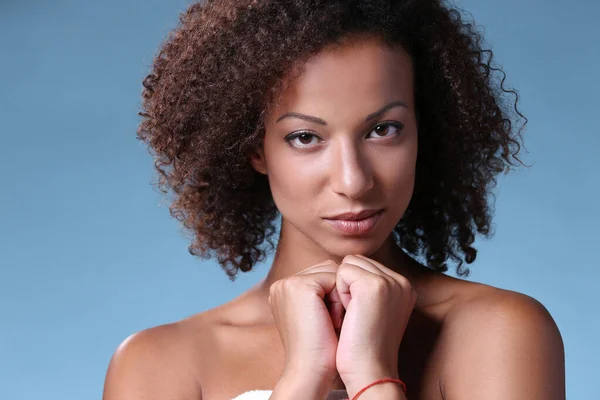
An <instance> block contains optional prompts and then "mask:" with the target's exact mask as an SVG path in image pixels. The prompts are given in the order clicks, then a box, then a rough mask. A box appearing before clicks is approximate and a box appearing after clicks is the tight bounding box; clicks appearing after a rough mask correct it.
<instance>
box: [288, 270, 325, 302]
mask: <svg viewBox="0 0 600 400" xmlns="http://www.w3.org/2000/svg"><path fill="white" fill-rule="evenodd" d="M323 268H328V267H327V266H323ZM296 279H301V280H302V282H303V283H304V284H305V285H307V286H309V287H311V288H313V290H314V292H315V293H316V294H317V295H318V296H319V297H320V298H322V299H325V296H326V295H327V294H328V293H330V292H331V291H332V290H333V288H334V287H335V282H336V279H337V274H336V272H335V271H320V272H312V273H307V274H301V275H297V276H296ZM287 280H288V281H289V282H290V283H291V284H292V285H295V284H296V282H294V279H293V278H288V279H287Z"/></svg>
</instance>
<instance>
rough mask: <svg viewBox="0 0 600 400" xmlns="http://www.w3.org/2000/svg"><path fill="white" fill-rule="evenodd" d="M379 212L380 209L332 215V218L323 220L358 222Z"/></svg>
mask: <svg viewBox="0 0 600 400" xmlns="http://www.w3.org/2000/svg"><path fill="white" fill-rule="evenodd" d="M379 211H381V209H370V210H362V211H359V212H347V213H342V214H338V215H334V216H333V217H325V219H333V220H343V221H358V220H360V219H365V218H368V217H370V216H371V215H373V214H375V213H378V212H379Z"/></svg>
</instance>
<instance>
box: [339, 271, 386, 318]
mask: <svg viewBox="0 0 600 400" xmlns="http://www.w3.org/2000/svg"><path fill="white" fill-rule="evenodd" d="M369 269H371V270H372V269H373V267H367V268H363V267H359V266H357V265H355V264H351V263H342V264H340V266H339V267H338V270H337V273H336V277H337V279H336V281H335V286H336V288H337V291H338V294H339V295H340V300H341V301H342V304H343V306H344V308H345V309H346V310H347V309H348V304H349V303H350V299H351V298H352V291H355V292H356V289H354V287H357V286H360V285H364V284H365V282H368V281H369V280H370V279H373V277H374V276H375V275H376V276H379V277H380V278H379V279H381V277H382V275H381V272H379V273H375V274H374V273H373V272H371V271H369Z"/></svg>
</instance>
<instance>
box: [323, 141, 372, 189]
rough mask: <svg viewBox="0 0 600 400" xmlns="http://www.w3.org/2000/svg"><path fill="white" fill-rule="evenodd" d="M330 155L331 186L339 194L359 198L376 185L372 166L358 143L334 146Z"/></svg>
mask: <svg viewBox="0 0 600 400" xmlns="http://www.w3.org/2000/svg"><path fill="white" fill-rule="evenodd" d="M333 147H334V148H333V149H332V153H333V154H331V155H330V157H331V158H330V162H331V164H330V165H331V167H330V186H331V189H332V190H333V191H334V192H335V193H338V194H341V195H344V196H346V197H348V198H350V199H353V200H354V199H359V198H361V197H362V196H363V195H364V194H365V193H367V192H368V191H369V190H371V189H372V188H373V186H374V181H373V172H372V166H371V165H370V162H369V159H368V157H367V156H366V154H364V151H363V150H362V149H361V146H360V144H357V143H350V142H349V141H348V142H345V143H340V144H339V145H338V146H333Z"/></svg>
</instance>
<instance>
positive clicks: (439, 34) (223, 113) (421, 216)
mask: <svg viewBox="0 0 600 400" xmlns="http://www.w3.org/2000/svg"><path fill="white" fill-rule="evenodd" d="M480 41H481V39H480V36H479V35H478V34H477V33H476V32H475V31H474V28H473V26H472V24H469V23H465V22H463V21H462V20H461V18H460V15H459V13H458V12H457V11H455V10H453V9H451V8H449V7H448V6H447V5H445V4H442V3H441V2H440V1H438V0H396V1H384V0H381V1H346V0H338V1H333V0H297V1H277V0H209V1H205V2H203V3H199V4H194V5H192V6H190V7H189V9H188V10H187V11H186V12H185V13H184V14H183V15H182V18H181V25H180V26H179V27H178V28H177V29H176V30H175V31H174V32H173V33H172V34H171V35H170V36H169V38H168V39H167V40H166V42H165V43H164V44H163V45H162V48H161V51H160V53H159V54H158V56H157V57H156V59H155V61H154V65H153V70H152V71H151V73H150V74H149V75H148V76H147V77H146V79H145V80H144V87H145V89H144V93H143V98H144V103H143V112H142V113H140V114H141V115H142V116H143V118H144V119H143V121H142V122H141V125H140V128H139V130H138V134H139V137H140V138H141V139H142V140H144V141H145V142H147V143H148V144H149V146H150V147H151V148H152V149H153V151H154V152H155V154H156V156H157V161H156V167H157V169H158V171H159V172H160V182H159V183H160V185H161V187H163V188H165V189H170V190H172V191H173V193H174V201H173V204H172V206H171V212H172V214H173V215H174V216H175V217H176V218H177V219H178V220H180V221H181V222H183V224H184V226H185V227H186V228H188V229H189V230H191V232H193V233H194V242H193V244H192V245H191V246H190V251H191V252H192V254H195V255H197V256H200V257H209V256H216V257H217V259H218V261H219V263H220V264H221V265H222V266H223V268H224V270H225V271H226V272H227V273H228V275H229V276H230V277H231V279H234V277H235V275H236V273H237V272H238V271H240V270H241V271H242V272H246V271H249V270H251V269H252V267H253V266H254V265H255V263H256V262H258V261H261V260H264V257H265V255H266V254H267V252H268V251H269V250H270V249H271V248H272V247H273V246H274V244H273V242H271V241H270V239H271V237H272V235H273V233H274V232H275V227H274V223H275V218H276V217H277V216H278V215H281V228H280V232H279V237H278V241H277V244H276V252H275V257H274V261H273V264H272V266H271V268H270V271H269V273H268V274H267V276H266V277H265V278H264V279H263V280H262V281H261V282H260V283H259V284H257V285H256V286H254V287H253V288H251V289H250V290H249V291H247V292H246V293H244V294H243V295H241V296H240V297H238V298H236V299H234V300H232V301H230V302H228V303H226V304H223V305H221V306H219V307H217V308H215V309H212V310H208V311H205V312H202V313H200V314H197V315H194V316H191V317H189V318H186V319H185V320H182V321H179V322H176V323H172V324H167V325H162V326H158V327H154V328H150V329H147V330H144V331H142V332H138V333H136V334H134V335H132V336H131V337H129V338H128V339H126V340H125V341H124V342H123V344H121V346H120V347H119V348H118V349H117V351H116V353H115V355H114V356H113V359H112V360H111V363H110V366H109V370H108V372H107V377H106V383H105V391H104V399H105V400H119V399H161V400H163V399H201V398H202V399H211V400H212V399H231V398H235V397H236V396H239V395H240V394H243V393H246V394H247V395H250V394H252V393H254V394H256V395H264V397H263V398H267V397H268V396H271V398H272V399H296V398H297V399H324V398H326V397H327V396H328V395H331V396H332V395H333V393H340V392H339V391H345V392H343V394H345V395H347V396H348V397H349V398H356V397H359V396H360V398H361V399H363V400H364V399H370V398H371V399H406V398H410V399H411V400H416V399H450V400H452V399H461V400H462V399H478V400H492V399H502V400H506V399H529V400H534V399H544V400H549V399H564V398H565V383H564V355H563V345H562V340H561V337H560V334H559V332H558V329H557V327H556V324H555V323H554V321H553V319H552V317H551V316H550V315H549V314H548V312H547V311H546V310H545V308H544V307H543V306H542V305H541V304H540V303H538V302H537V301H535V300H534V299H532V298H530V297H528V296H525V295H522V294H519V293H515V292H510V291H505V290H501V289H498V288H494V287H490V286H486V285H482V284H477V283H472V282H468V281H465V280H462V279H455V278H452V277H449V276H447V275H444V274H443V272H444V271H446V270H447V268H448V266H447V260H448V259H450V260H451V261H453V262H455V263H456V268H457V271H458V273H459V275H466V274H467V273H468V270H467V269H466V268H465V266H464V265H463V263H464V262H466V263H467V264H469V263H472V262H473V261H474V260H475V258H476V250H475V248H474V247H473V246H472V244H473V242H474V238H475V235H476V234H481V235H489V233H490V224H491V216H490V214H491V212H490V205H489V204H488V197H489V195H490V189H491V188H492V187H493V186H494V184H495V179H496V178H495V177H496V175H497V174H498V173H499V172H502V171H508V167H509V166H510V165H514V161H513V160H517V161H518V158H517V157H516V156H517V153H518V152H519V147H520V146H519V143H520V131H521V130H520V129H519V130H515V129H514V122H513V121H514V119H515V117H517V116H521V114H520V113H519V112H518V111H517V108H516V100H515V101H514V105H513V106H512V109H513V110H514V112H511V107H508V106H507V104H508V103H507V102H506V99H505V97H504V95H505V94H507V93H508V94H511V93H512V94H515V92H513V91H509V90H506V89H504V87H503V86H502V85H501V84H498V83H497V81H496V80H495V79H493V78H494V76H493V74H492V73H493V72H494V71H498V70H497V69H494V68H493V67H492V66H491V58H492V53H491V52H490V51H487V50H483V49H482V48H481V47H480ZM515 114H516V115H515ZM265 242H267V243H268V245H270V246H271V248H270V247H269V246H264V245H263V244H264V243H265ZM419 259H420V260H421V262H419V261H417V260H419ZM385 378H389V381H386V380H385ZM404 385H405V386H406V392H405V390H404ZM254 389H263V390H267V391H266V392H251V391H252V390H254ZM271 390H272V392H270V391H271ZM336 391H338V392H336Z"/></svg>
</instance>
